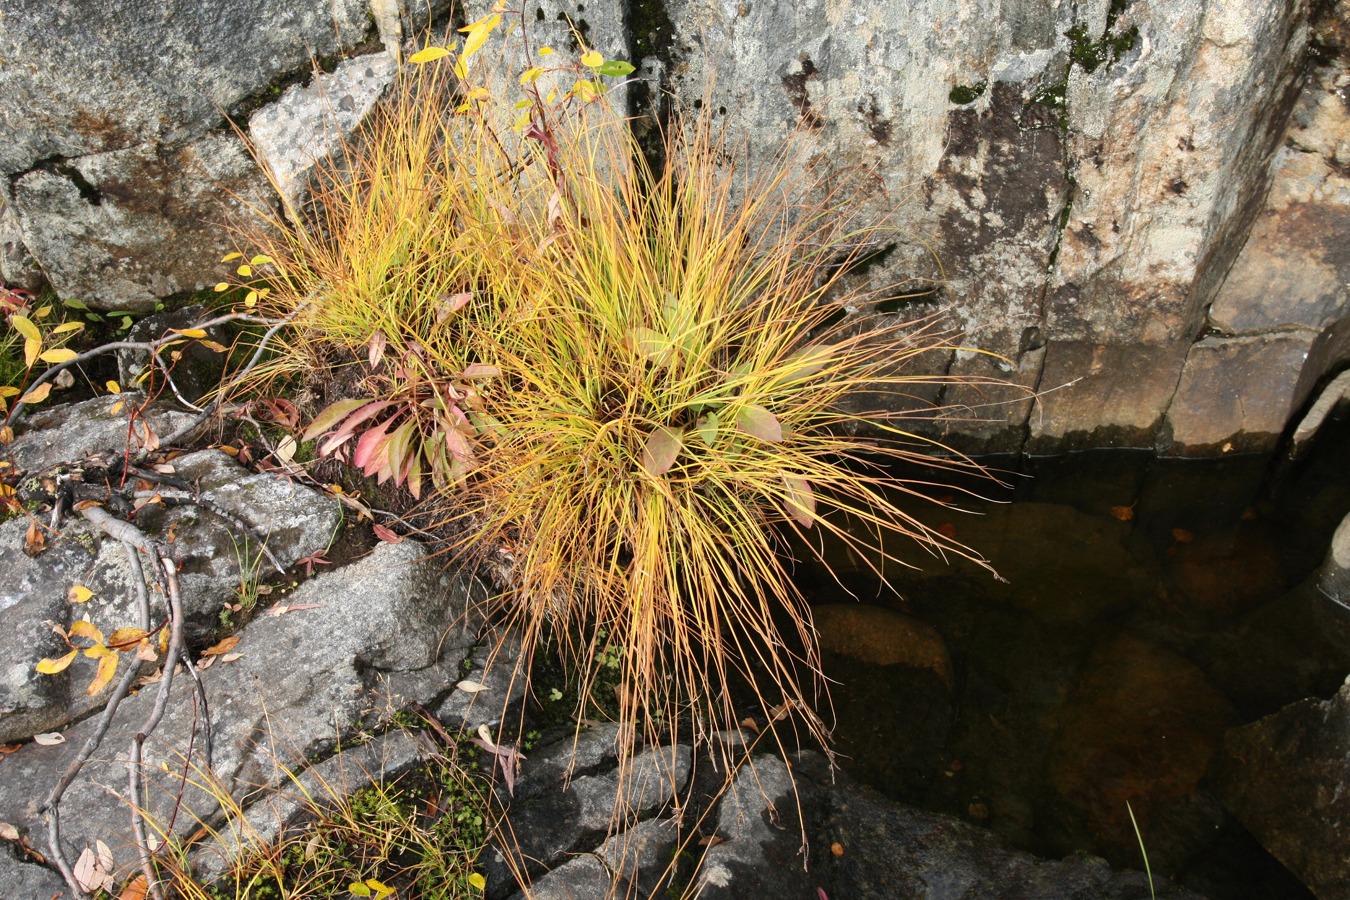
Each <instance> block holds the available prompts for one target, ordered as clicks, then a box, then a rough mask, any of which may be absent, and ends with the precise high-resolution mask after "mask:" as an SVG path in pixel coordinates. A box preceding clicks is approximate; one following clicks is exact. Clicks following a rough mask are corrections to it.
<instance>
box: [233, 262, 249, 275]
mask: <svg viewBox="0 0 1350 900" xmlns="http://www.w3.org/2000/svg"><path fill="white" fill-rule="evenodd" d="M234 272H235V274H236V275H238V276H240V277H242V278H247V277H248V276H250V275H252V274H253V267H252V266H250V265H249V264H248V263H244V265H242V266H240V267H239V268H237V269H235V270H234Z"/></svg>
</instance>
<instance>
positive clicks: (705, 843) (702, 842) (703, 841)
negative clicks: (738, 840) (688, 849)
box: [698, 834, 727, 848]
mask: <svg viewBox="0 0 1350 900" xmlns="http://www.w3.org/2000/svg"><path fill="white" fill-rule="evenodd" d="M726 840H727V839H726V838H724V837H721V836H720V835H716V834H710V835H708V836H707V837H705V838H699V841H698V845H699V846H700V847H709V848H712V847H716V846H717V845H718V844H724V843H726Z"/></svg>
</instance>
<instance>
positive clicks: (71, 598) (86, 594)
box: [66, 584, 94, 603]
mask: <svg viewBox="0 0 1350 900" xmlns="http://www.w3.org/2000/svg"><path fill="white" fill-rule="evenodd" d="M92 596H94V592H93V591H91V590H89V588H87V587H85V586H84V585H82V584H76V585H72V586H71V588H70V590H68V591H66V602H68V603H85V602H87V601H88V600H89V598H90V597H92Z"/></svg>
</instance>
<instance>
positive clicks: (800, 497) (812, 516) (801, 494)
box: [783, 475, 816, 528]
mask: <svg viewBox="0 0 1350 900" xmlns="http://www.w3.org/2000/svg"><path fill="white" fill-rule="evenodd" d="M783 483H784V484H785V485H786V486H787V511H788V515H790V516H792V518H793V519H795V520H796V522H797V524H798V525H801V526H802V527H803V528H810V527H811V526H812V525H813V524H815V521H816V495H815V493H814V492H813V491H812V490H811V482H809V481H807V480H806V479H805V478H798V477H796V476H795V475H787V476H784V478H783Z"/></svg>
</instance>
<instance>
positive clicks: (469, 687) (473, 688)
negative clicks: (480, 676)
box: [455, 679, 487, 694]
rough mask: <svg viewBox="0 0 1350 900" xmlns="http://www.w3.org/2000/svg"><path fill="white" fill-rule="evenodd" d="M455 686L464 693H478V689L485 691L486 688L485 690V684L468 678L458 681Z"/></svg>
mask: <svg viewBox="0 0 1350 900" xmlns="http://www.w3.org/2000/svg"><path fill="white" fill-rule="evenodd" d="M455 687H457V688H459V689H460V690H461V691H463V692H464V693H466V694H476V693H478V692H479V691H486V690H487V685H485V684H479V683H478V682H476V681H469V680H468V679H465V680H464V681H461V682H459V683H458V684H456V685H455Z"/></svg>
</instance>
